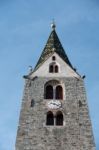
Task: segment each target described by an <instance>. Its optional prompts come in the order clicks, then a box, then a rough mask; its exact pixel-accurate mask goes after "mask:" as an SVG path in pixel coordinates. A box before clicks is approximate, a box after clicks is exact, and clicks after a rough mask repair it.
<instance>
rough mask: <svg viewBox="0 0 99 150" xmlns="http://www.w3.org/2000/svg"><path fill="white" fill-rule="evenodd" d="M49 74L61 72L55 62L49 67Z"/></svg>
mask: <svg viewBox="0 0 99 150" xmlns="http://www.w3.org/2000/svg"><path fill="white" fill-rule="evenodd" d="M49 72H50V73H58V72H59V67H58V65H56V63H55V62H53V63H51V64H50V65H49Z"/></svg>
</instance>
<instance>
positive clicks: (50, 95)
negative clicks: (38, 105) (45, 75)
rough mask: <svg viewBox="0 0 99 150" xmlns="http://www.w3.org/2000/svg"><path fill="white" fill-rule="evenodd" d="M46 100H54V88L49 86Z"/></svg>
mask: <svg viewBox="0 0 99 150" xmlns="http://www.w3.org/2000/svg"><path fill="white" fill-rule="evenodd" d="M45 91H46V92H45V98H46V99H53V86H51V85H47V86H46V90H45Z"/></svg>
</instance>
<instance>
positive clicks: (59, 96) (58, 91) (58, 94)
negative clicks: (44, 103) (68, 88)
mask: <svg viewBox="0 0 99 150" xmlns="http://www.w3.org/2000/svg"><path fill="white" fill-rule="evenodd" d="M56 99H63V88H62V86H61V85H58V86H57V87H56Z"/></svg>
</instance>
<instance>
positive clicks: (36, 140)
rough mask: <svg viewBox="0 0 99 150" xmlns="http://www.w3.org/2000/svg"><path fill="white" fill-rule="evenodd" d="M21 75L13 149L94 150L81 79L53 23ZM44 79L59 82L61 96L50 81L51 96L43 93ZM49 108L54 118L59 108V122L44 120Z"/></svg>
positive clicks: (44, 87)
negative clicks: (33, 62) (29, 66)
mask: <svg viewBox="0 0 99 150" xmlns="http://www.w3.org/2000/svg"><path fill="white" fill-rule="evenodd" d="M53 56H54V59H53ZM55 66H56V69H57V70H56V72H54V71H55ZM53 67H54V71H53ZM50 68H51V70H50ZM24 78H25V87H24V93H23V99H22V106H21V111H20V118H19V125H18V131H17V137H16V145H15V150H95V143H94V137H93V132H92V125H91V120H90V116H89V109H88V104H87V98H86V91H85V86H84V81H83V80H84V79H83V78H82V77H81V76H80V75H79V74H78V73H77V72H76V70H75V69H74V68H73V66H72V64H71V62H70V61H69V59H68V57H67V55H66V54H65V51H64V49H63V47H62V44H61V43H60V41H59V38H58V36H57V34H56V31H55V24H53V25H52V32H51V34H50V36H49V39H48V41H47V44H46V46H45V48H44V50H43V52H42V54H41V57H40V59H39V61H38V62H37V65H36V66H35V68H34V70H32V71H31V72H30V73H29V75H27V76H24ZM47 83H50V84H52V83H53V84H55V83H58V84H59V85H58V86H57V87H58V88H60V87H59V86H61V94H62V98H61V99H59V98H58V99H57V97H55V92H56V91H55V90H56V89H54V86H53V87H52V85H51V88H52V90H53V93H54V94H53V95H54V96H53V97H52V99H49V98H46V97H45V93H46V92H45V91H47V90H45V89H46V84H47ZM50 84H49V85H50ZM58 93H60V91H58ZM51 100H52V101H54V104H55V101H56V106H57V102H59V103H61V107H59V106H58V107H56V108H54V109H53V108H51V107H49V105H48V103H49V102H51ZM50 111H51V113H52V115H53V118H54V119H53V120H54V121H55V119H57V118H56V116H55V114H56V115H57V112H61V114H62V118H61V119H62V124H61V125H59V124H58V125H57V123H56V124H55V123H53V125H50V124H47V123H46V122H47V121H46V120H47V119H48V116H47V115H48V112H50ZM59 119H60V118H59Z"/></svg>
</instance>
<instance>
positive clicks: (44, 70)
mask: <svg viewBox="0 0 99 150" xmlns="http://www.w3.org/2000/svg"><path fill="white" fill-rule="evenodd" d="M53 56H55V60H52V57H53ZM52 63H54V64H56V65H57V66H58V68H59V72H58V73H49V66H50V65H51V64H52ZM30 76H31V78H33V77H35V76H38V77H80V76H79V75H78V74H77V73H76V72H75V71H74V70H73V69H72V68H71V67H70V66H69V65H68V64H67V63H66V62H65V61H64V60H63V59H62V58H61V57H60V56H59V55H58V54H57V53H56V52H54V53H53V54H52V55H51V56H50V57H49V58H48V59H47V60H46V61H45V62H44V63H43V64H42V65H41V66H40V67H39V68H38V69H37V70H36V71H35V72H33V73H32V74H31V75H30Z"/></svg>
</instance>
